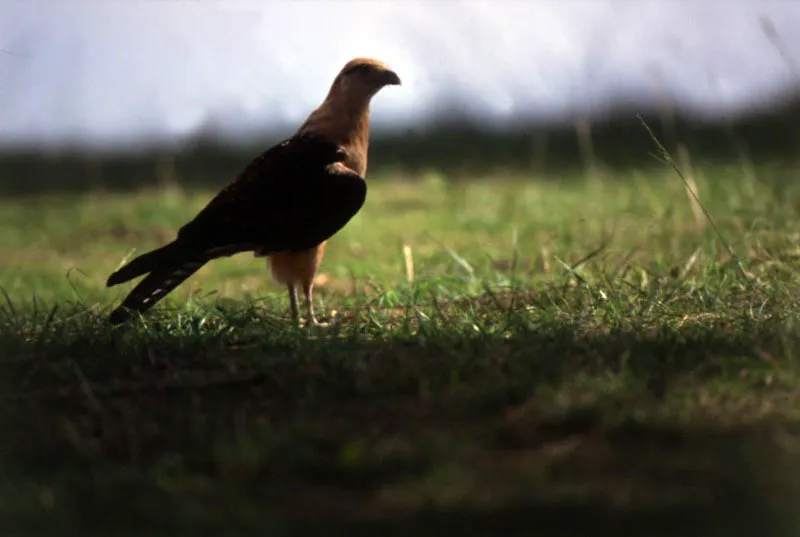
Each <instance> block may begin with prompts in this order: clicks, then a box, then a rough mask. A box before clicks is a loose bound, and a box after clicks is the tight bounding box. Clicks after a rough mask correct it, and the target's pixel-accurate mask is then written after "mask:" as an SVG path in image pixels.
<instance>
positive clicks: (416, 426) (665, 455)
mask: <svg viewBox="0 0 800 537" xmlns="http://www.w3.org/2000/svg"><path fill="white" fill-rule="evenodd" d="M684 172H685V174H684V175H685V178H687V179H688V180H689V181H694V182H695V183H696V185H697V194H698V198H699V203H698V200H695V199H694V197H693V196H691V192H690V191H689V190H688V189H687V187H686V185H685V183H684V182H683V181H682V180H681V177H680V176H679V175H678V174H676V173H675V171H674V170H673V169H671V168H670V167H669V166H668V165H664V166H660V165H656V166H654V167H651V168H647V169H641V170H629V171H626V172H624V173H623V172H620V173H616V172H610V171H608V170H605V171H603V170H601V171H600V172H599V175H597V176H594V175H590V176H580V177H572V176H564V177H554V176H548V177H542V176H538V175H536V174H499V173H498V174H495V175H491V176H480V177H472V176H469V175H468V174H464V175H459V176H453V177H451V176H448V177H442V176H439V175H437V174H435V173H419V174H414V175H413V176H411V175H404V174H401V173H395V174H391V175H390V174H385V175H380V174H378V175H377V176H376V177H374V178H372V179H371V181H370V190H369V195H368V200H367V203H366V206H365V208H364V210H363V211H362V212H361V213H360V214H359V215H358V216H357V217H356V218H355V219H354V220H353V221H352V222H351V223H350V224H349V225H348V226H347V227H346V228H345V229H344V230H343V231H342V232H341V233H340V234H339V235H337V236H336V237H335V238H334V239H333V240H332V241H331V242H330V245H329V247H328V251H327V254H326V257H325V260H324V262H323V266H322V269H321V274H320V276H319V282H318V287H317V289H318V291H317V304H316V306H317V308H318V312H319V316H320V317H321V318H323V319H327V320H330V321H331V322H332V324H331V326H329V327H327V328H324V329H317V328H313V329H305V328H298V327H295V326H293V325H292V324H291V323H290V321H289V318H288V299H287V296H286V294H285V292H284V290H283V289H282V288H281V287H279V286H277V285H275V284H273V283H272V282H271V281H270V279H269V277H268V274H267V273H266V271H265V268H264V264H263V260H260V259H254V258H253V257H251V256H247V255H239V256H236V257H234V258H230V259H225V260H221V261H217V262H214V263H212V264H209V265H207V266H206V267H205V268H204V269H202V270H201V271H200V272H199V273H198V274H196V275H195V276H194V277H193V278H192V279H191V280H189V281H188V282H186V283H185V284H184V285H183V286H181V287H180V288H178V289H177V290H176V291H175V292H174V293H173V294H172V295H170V298H169V300H167V301H165V303H164V304H163V305H162V306H161V307H159V308H158V309H157V310H155V311H154V312H153V313H152V314H149V315H146V316H144V317H143V318H142V319H139V320H137V321H136V322H135V323H134V324H133V325H130V326H123V327H118V328H112V327H110V326H108V325H107V323H106V317H105V316H106V315H107V314H108V312H109V311H110V309H111V308H112V307H113V306H114V305H116V304H117V303H118V302H119V300H121V298H122V297H123V295H124V293H125V291H126V290H127V289H129V288H130V285H127V286H122V287H120V288H112V289H106V288H105V287H104V282H105V279H106V278H107V276H108V274H110V273H111V272H112V271H113V270H114V269H115V268H117V267H118V266H119V265H120V263H122V262H123V260H124V259H125V258H126V257H127V256H129V254H131V253H132V250H133V249H136V251H137V252H142V251H144V250H146V249H149V248H152V247H154V246H157V245H159V244H162V243H164V242H165V241H167V240H169V239H170V238H171V237H172V236H173V235H174V233H175V231H176V230H177V228H178V227H179V226H180V225H181V224H183V223H184V222H185V221H187V220H188V219H189V218H190V217H191V216H192V215H193V214H194V213H195V212H196V211H197V210H198V209H200V208H201V207H202V205H203V204H204V203H206V202H207V201H208V200H209V199H210V197H211V195H212V194H213V190H211V189H191V188H188V187H181V186H180V185H181V184H183V183H182V182H181V178H177V179H176V182H175V183H174V184H172V185H171V186H164V187H162V188H158V189H144V190H139V191H135V192H130V191H111V190H105V191H100V190H98V191H96V192H92V193H83V194H77V193H75V194H64V193H61V194H58V195H50V196H47V195H30V194H29V195H25V196H10V197H7V198H5V199H3V200H0V214H2V221H3V226H2V229H0V243H2V244H3V248H4V249H3V254H2V257H0V285H1V286H2V292H3V293H4V295H5V297H4V300H3V304H2V306H0V348H2V349H3V352H2V355H0V368H2V374H1V375H0V379H2V380H0V382H2V383H3V392H4V394H5V395H4V397H5V402H4V404H3V405H2V410H0V418H1V421H0V426H2V427H3V428H4V429H5V430H4V431H2V432H0V438H2V440H0V448H2V452H0V453H1V455H0V456H2V459H0V460H2V468H3V473H4V478H3V479H2V482H0V525H5V526H6V527H7V528H8V530H9V531H5V532H3V535H26V536H27V535H53V534H60V533H63V534H65V535H76V534H81V535H90V534H91V535H95V534H96V535H110V534H113V535H148V536H155V535H182V534H184V533H185V534H190V533H191V534H194V535H197V534H212V535H219V534H225V535H251V534H258V535H266V534H273V535H277V534H289V533H291V534H299V535H314V534H321V535H332V534H345V533H346V534H348V535H353V534H356V535H359V534H365V535H374V534H376V533H378V532H380V533H381V534H403V535H409V534H414V535H439V534H454V535H455V534H461V533H464V532H466V531H469V532H470V534H472V535H474V534H479V535H498V534H501V533H502V534H510V535H522V534H525V535H530V534H536V535H588V534H593V535H612V534H613V535H678V534H680V535H685V534H687V533H685V532H686V531H688V530H689V529H691V532H692V533H691V534H697V535H723V534H724V535H751V534H754V533H755V532H759V533H760V534H763V535H784V534H786V535H794V534H796V533H794V532H796V531H798V530H797V528H798V527H800V520H798V516H797V515H796V511H797V506H798V505H800V484H798V483H800V392H799V391H798V387H800V338H798V334H800V332H799V331H798V321H800V313H799V310H798V308H797V305H798V293H797V291H798V284H800V276H798V274H800V273H798V268H800V243H798V238H800V190H798V188H797V187H796V186H793V185H794V183H793V182H792V181H789V180H777V179H776V178H777V177H793V176H796V175H797V173H796V171H795V170H794V169H793V170H789V171H787V170H786V168H785V166H783V167H781V168H780V170H778V169H777V168H776V167H775V166H770V165H767V164H764V165H758V166H747V167H742V166H740V165H738V164H737V165H728V164H725V163H721V164H720V163H716V164H715V163H699V164H697V165H696V169H695V170H694V171H693V172H690V171H689V170H684ZM187 184H188V183H187ZM690 184H691V183H690ZM793 530H794V532H793Z"/></svg>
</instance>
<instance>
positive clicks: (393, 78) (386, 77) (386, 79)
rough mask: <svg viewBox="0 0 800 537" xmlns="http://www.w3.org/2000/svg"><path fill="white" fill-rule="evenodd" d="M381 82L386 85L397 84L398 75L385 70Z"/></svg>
mask: <svg viewBox="0 0 800 537" xmlns="http://www.w3.org/2000/svg"><path fill="white" fill-rule="evenodd" d="M383 83H384V85H386V86H399V85H400V77H399V76H397V73H395V72H394V71H385V72H384V73H383Z"/></svg>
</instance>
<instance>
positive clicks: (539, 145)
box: [0, 91, 800, 195]
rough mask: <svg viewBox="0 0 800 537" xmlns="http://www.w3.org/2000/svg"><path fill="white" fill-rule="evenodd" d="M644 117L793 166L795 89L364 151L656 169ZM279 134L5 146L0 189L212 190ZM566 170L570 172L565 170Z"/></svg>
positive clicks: (494, 167) (376, 140) (678, 132)
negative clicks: (728, 108)
mask: <svg viewBox="0 0 800 537" xmlns="http://www.w3.org/2000/svg"><path fill="white" fill-rule="evenodd" d="M637 114H641V116H642V117H643V118H644V119H645V121H647V123H648V126H649V127H650V128H651V129H652V130H653V132H654V133H655V134H656V136H657V137H658V138H659V140H660V141H661V142H662V143H663V144H664V145H665V146H666V148H667V149H668V150H669V151H670V152H672V154H673V156H675V157H676V160H679V161H680V158H679V157H681V156H682V155H683V156H684V157H685V156H687V155H690V156H691V160H692V163H693V164H694V165H703V164H706V163H709V162H720V161H724V162H741V163H746V164H748V165H757V164H760V163H764V162H771V163H774V162H778V163H783V164H786V166H783V167H782V168H783V169H785V170H786V171H785V173H794V170H795V169H798V168H796V167H795V166H794V165H795V164H800V91H798V92H797V93H795V94H793V95H792V96H791V97H790V98H787V99H786V100H784V101H782V102H781V103H778V104H776V105H775V106H774V107H772V108H771V109H770V110H769V111H766V112H761V113H754V114H750V115H745V116H740V117H728V118H723V119H717V120H713V121H711V120H700V119H698V118H696V117H692V116H691V115H688V114H682V113H680V112H678V111H675V110H672V109H669V108H663V109H650V110H646V111H642V110H637V109H634V108H632V107H624V106H622V107H618V108H617V109H616V110H613V111H610V112H609V113H608V114H606V115H605V117H601V118H599V119H598V118H595V119H591V120H589V119H587V118H584V119H578V120H576V121H572V122H565V123H562V124H556V125H519V126H514V127H509V128H507V129H503V130H499V129H493V128H486V127H484V126H482V125H481V124H480V123H478V122H475V121H472V122H471V121H464V120H459V119H452V120H447V121H441V122H439V123H438V124H436V125H435V126H434V127H432V128H428V129H425V130H418V131H417V130H410V131H406V132H395V133H391V134H386V135H383V136H378V135H376V134H373V138H372V143H371V148H370V176H371V177H372V178H375V177H390V176H391V175H392V174H402V175H404V176H407V177H410V176H413V175H414V174H418V173H421V172H427V171H436V172H440V173H442V174H443V176H444V177H463V176H465V175H478V174H490V173H501V174H507V175H520V176H531V175H534V176H537V177H541V178H547V177H558V176H559V175H560V174H562V173H564V174H567V173H569V172H581V171H582V172H587V173H602V174H604V175H606V176H613V173H614V172H619V171H624V170H627V169H631V168H634V167H635V168H647V167H650V166H663V165H664V164H663V163H660V162H658V161H657V160H656V159H654V158H653V154H654V153H657V150H656V147H655V145H654V142H653V140H652V139H651V138H650V136H649V135H648V133H647V131H646V130H645V128H644V127H643V126H642V124H641V122H640V121H639V119H637V117H636V116H637ZM277 141H279V140H278V137H275V136H273V137H269V138H263V139H253V140H250V142H249V143H247V144H243V145H237V146H234V145H231V144H227V143H224V142H220V141H217V140H214V139H213V137H211V136H207V135H205V136H198V137H197V138H195V139H194V140H192V141H190V142H188V143H186V144H183V145H182V147H181V148H180V149H178V150H171V151H168V150H163V151H158V150H153V151H148V152H131V153H128V154H121V153H117V154H113V153H89V152H74V151H73V152H61V153H42V152H36V151H29V152H15V153H11V152H6V153H3V154H0V192H2V193H3V194H5V195H18V194H25V193H36V192H43V191H69V190H87V189H130V188H137V187H143V186H153V185H158V184H164V183H178V184H181V185H182V186H191V185H204V186H211V187H214V188H216V187H219V186H222V185H223V184H225V183H227V182H228V181H230V180H231V179H232V178H233V177H234V175H235V174H236V173H238V172H239V171H240V170H241V169H242V168H243V167H244V166H245V165H246V164H247V162H249V160H250V159H251V158H253V157H254V156H255V155H256V154H258V153H259V152H260V151H262V150H263V149H265V148H266V147H268V146H269V145H272V144H274V143H276V142H277ZM570 174H571V173H570Z"/></svg>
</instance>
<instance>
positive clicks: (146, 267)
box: [106, 242, 208, 324]
mask: <svg viewBox="0 0 800 537" xmlns="http://www.w3.org/2000/svg"><path fill="white" fill-rule="evenodd" d="M207 261H208V258H207V257H206V256H202V255H191V254H190V253H189V252H187V251H186V250H185V249H184V248H182V247H181V245H178V244H176V243H174V242H173V243H170V244H168V245H166V246H163V247H161V248H158V249H156V250H153V251H152V252H148V253H146V254H142V255H140V256H139V257H137V258H135V259H134V260H133V261H131V262H130V263H128V264H127V265H125V266H124V267H122V268H121V269H119V270H118V271H116V272H115V273H113V274H112V275H111V276H109V278H108V281H107V282H106V286H107V287H111V286H113V285H117V284H118V283H122V282H126V281H128V280H131V279H133V278H136V277H137V276H141V275H142V274H146V273H148V272H149V274H148V275H147V276H146V277H145V278H144V279H143V280H142V281H141V282H139V283H138V285H136V287H134V288H133V290H132V291H131V292H130V293H129V294H128V296H127V297H126V298H125V300H124V301H123V302H122V304H120V305H119V306H118V307H117V308H116V309H115V310H114V311H112V312H111V315H110V317H109V320H110V321H111V324H121V323H124V322H125V321H127V320H128V319H130V318H131V316H132V315H133V314H134V313H136V312H138V313H144V312H145V311H147V310H149V309H150V308H152V307H153V306H154V305H155V304H156V303H157V302H158V301H159V300H161V299H162V298H164V297H165V296H166V295H167V294H168V293H169V292H170V291H172V290H173V289H175V288H176V287H178V286H179V285H180V284H181V283H183V282H184V281H185V280H186V279H187V278H189V277H190V276H191V275H192V274H194V273H195V272H197V271H198V270H200V267H202V266H203V265H205V264H206V262H207Z"/></svg>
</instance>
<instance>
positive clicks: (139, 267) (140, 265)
mask: <svg viewBox="0 0 800 537" xmlns="http://www.w3.org/2000/svg"><path fill="white" fill-rule="evenodd" d="M185 256H186V252H185V250H184V248H182V246H181V245H179V244H178V243H177V242H171V243H169V244H166V245H164V246H162V247H161V248H156V249H155V250H153V251H150V252H147V253H144V254H142V255H140V256H138V257H135V258H133V259H132V260H131V261H129V262H128V264H126V265H125V266H123V267H121V268H120V269H119V270H117V271H116V272H114V273H113V274H111V276H109V277H108V280H107V281H106V287H112V286H114V285H117V284H120V283H125V282H127V281H128V280H132V279H134V278H136V277H138V276H141V275H142V274H147V273H148V272H153V271H155V270H158V269H162V268H166V267H169V266H173V265H177V264H179V263H180V262H181V261H183V259H185Z"/></svg>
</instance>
